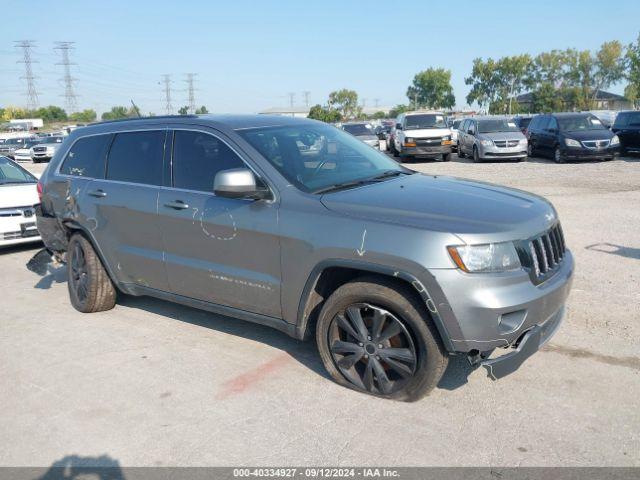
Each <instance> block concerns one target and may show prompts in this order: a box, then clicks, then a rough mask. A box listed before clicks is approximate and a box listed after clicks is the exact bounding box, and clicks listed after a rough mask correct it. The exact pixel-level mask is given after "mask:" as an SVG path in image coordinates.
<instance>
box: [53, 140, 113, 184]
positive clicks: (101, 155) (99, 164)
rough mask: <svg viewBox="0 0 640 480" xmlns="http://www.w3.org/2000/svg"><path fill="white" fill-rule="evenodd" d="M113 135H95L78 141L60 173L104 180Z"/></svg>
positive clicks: (70, 151) (68, 154) (66, 158)
mask: <svg viewBox="0 0 640 480" xmlns="http://www.w3.org/2000/svg"><path fill="white" fill-rule="evenodd" d="M111 139H112V135H93V136H90V137H84V138H80V139H78V140H77V141H76V142H75V143H74V144H73V146H72V147H71V149H70V150H69V153H67V156H66V157H65V159H64V162H62V166H61V167H60V173H62V174H63V175H75V176H78V177H90V178H104V169H105V163H106V160H107V150H108V149H109V144H110V143H111Z"/></svg>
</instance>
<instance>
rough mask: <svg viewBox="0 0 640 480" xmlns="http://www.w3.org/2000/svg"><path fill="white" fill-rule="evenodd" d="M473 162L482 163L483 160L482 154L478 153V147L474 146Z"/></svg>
mask: <svg viewBox="0 0 640 480" xmlns="http://www.w3.org/2000/svg"><path fill="white" fill-rule="evenodd" d="M473 162H474V163H482V159H481V158H480V154H479V153H478V147H476V146H475V145H474V146H473Z"/></svg>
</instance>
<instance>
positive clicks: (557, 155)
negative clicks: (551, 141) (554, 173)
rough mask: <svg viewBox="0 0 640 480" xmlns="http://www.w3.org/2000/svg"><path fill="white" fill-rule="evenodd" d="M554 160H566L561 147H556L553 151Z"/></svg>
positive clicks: (560, 161)
mask: <svg viewBox="0 0 640 480" xmlns="http://www.w3.org/2000/svg"><path fill="white" fill-rule="evenodd" d="M553 161H554V162H556V163H564V162H565V159H564V155H563V154H562V150H560V147H556V149H555V150H554V151H553Z"/></svg>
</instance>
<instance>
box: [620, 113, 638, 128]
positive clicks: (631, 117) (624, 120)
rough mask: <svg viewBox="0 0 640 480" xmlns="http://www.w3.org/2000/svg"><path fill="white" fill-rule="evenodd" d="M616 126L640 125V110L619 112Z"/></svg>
mask: <svg viewBox="0 0 640 480" xmlns="http://www.w3.org/2000/svg"><path fill="white" fill-rule="evenodd" d="M615 126H616V127H640V112H624V113H619V114H618V117H617V118H616V123H615Z"/></svg>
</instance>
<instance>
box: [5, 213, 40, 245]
mask: <svg viewBox="0 0 640 480" xmlns="http://www.w3.org/2000/svg"><path fill="white" fill-rule="evenodd" d="M7 210H8V209H7ZM18 210H20V209H16V212H17V211H18ZM38 240H40V234H39V233H38V230H37V228H36V218H35V217H34V216H33V215H31V216H29V217H26V216H25V215H24V214H20V215H18V214H17V213H16V214H15V215H12V216H3V217H0V246H5V245H15V244H18V243H26V242H34V241H38Z"/></svg>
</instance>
